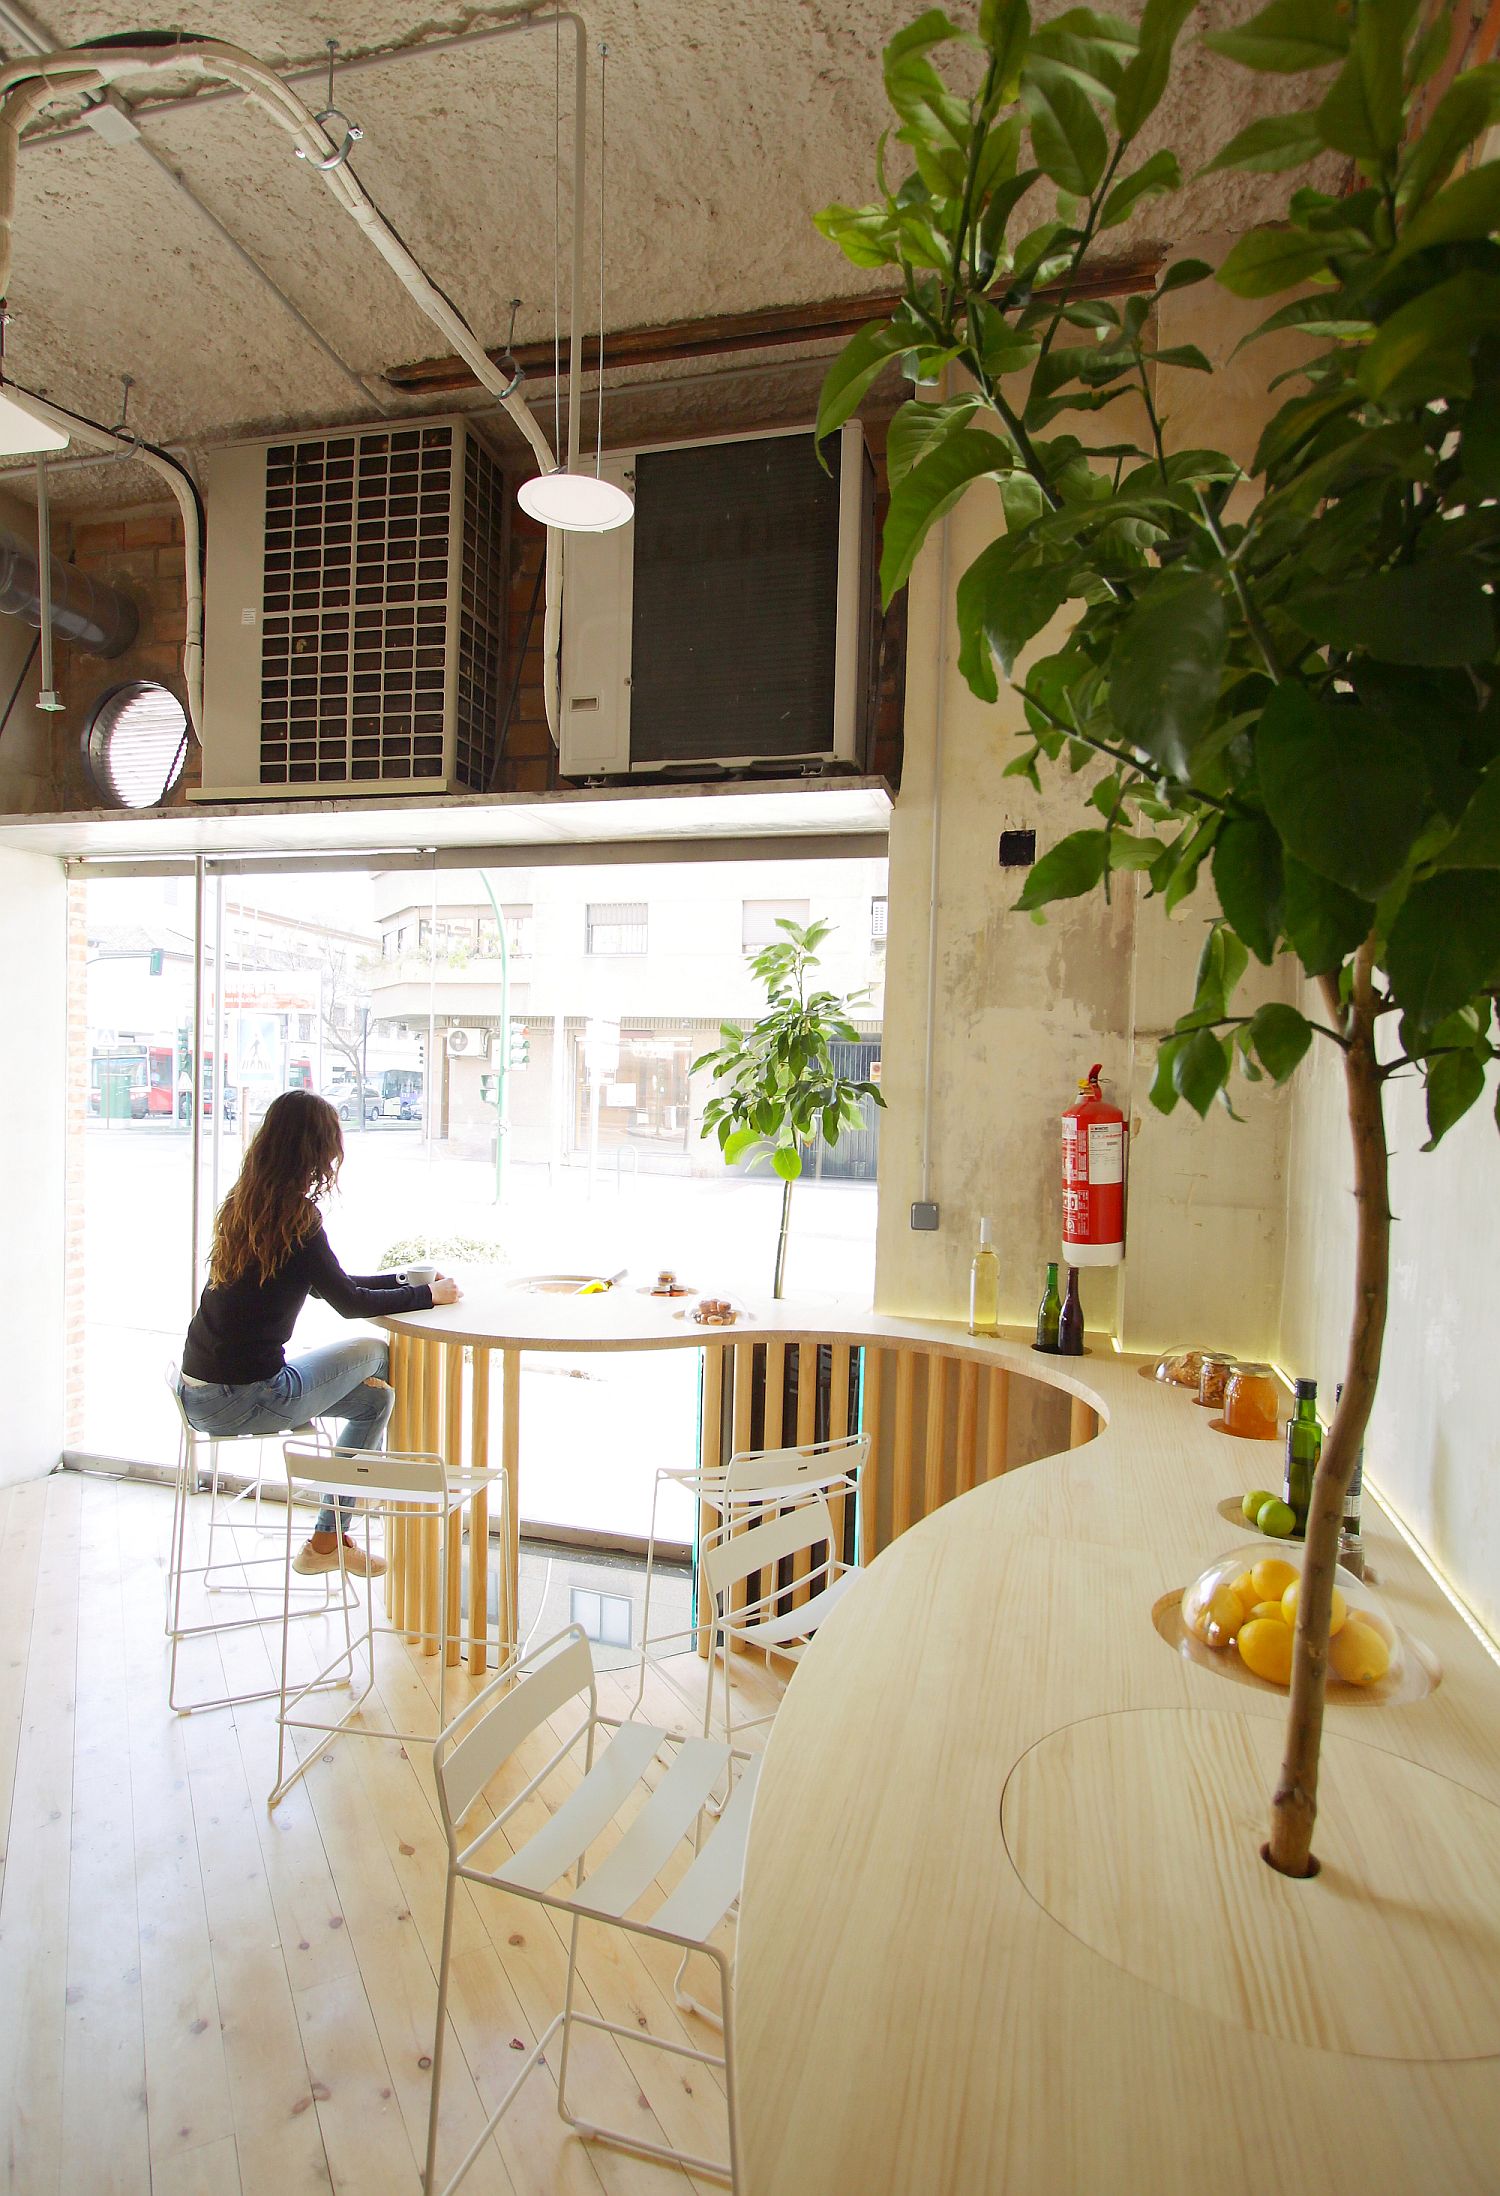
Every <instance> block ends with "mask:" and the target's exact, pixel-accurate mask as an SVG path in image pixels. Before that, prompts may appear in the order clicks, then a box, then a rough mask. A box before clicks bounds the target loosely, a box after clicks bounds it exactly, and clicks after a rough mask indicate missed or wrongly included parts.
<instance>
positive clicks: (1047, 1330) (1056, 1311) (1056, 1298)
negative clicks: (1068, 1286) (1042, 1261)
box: [1036, 1265, 1062, 1350]
mask: <svg viewBox="0 0 1500 2196" xmlns="http://www.w3.org/2000/svg"><path fill="white" fill-rule="evenodd" d="M1061 1324H1062V1291H1061V1290H1060V1289H1059V1288H1058V1285H1057V1268H1056V1266H1055V1265H1054V1266H1049V1267H1048V1268H1047V1286H1046V1288H1045V1289H1044V1290H1043V1291H1042V1301H1041V1303H1040V1304H1039V1305H1038V1306H1037V1314H1036V1346H1037V1348H1038V1349H1039V1350H1055V1349H1056V1348H1057V1330H1058V1328H1059V1327H1060V1326H1061Z"/></svg>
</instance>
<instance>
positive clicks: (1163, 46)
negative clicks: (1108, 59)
mask: <svg viewBox="0 0 1500 2196" xmlns="http://www.w3.org/2000/svg"><path fill="white" fill-rule="evenodd" d="M1193 5H1194V0H1146V5H1145V7H1144V8H1143V9H1142V11H1141V30H1140V45H1139V48H1138V50H1137V52H1136V54H1135V57H1134V59H1133V60H1131V61H1129V62H1127V63H1126V67H1125V74H1124V75H1123V76H1122V77H1121V79H1120V84H1119V89H1118V90H1117V91H1116V93H1115V127H1116V129H1117V130H1118V131H1119V133H1120V141H1121V143H1122V144H1127V145H1128V144H1129V142H1130V140H1131V139H1132V138H1133V137H1135V136H1137V135H1138V134H1139V132H1140V129H1141V126H1142V124H1143V123H1145V122H1148V121H1149V120H1150V118H1151V116H1152V115H1153V114H1154V113H1155V112H1156V109H1157V108H1158V107H1159V106H1160V104H1161V98H1162V94H1163V92H1164V91H1165V90H1166V88H1167V78H1168V75H1169V74H1170V72H1171V67H1172V49H1173V47H1174V46H1175V44H1176V42H1177V34H1178V32H1179V31H1180V30H1181V29H1182V26H1183V24H1184V23H1185V22H1186V21H1187V19H1188V17H1189V16H1190V15H1191V14H1192V12H1193ZM1174 188H1175V186H1174Z"/></svg>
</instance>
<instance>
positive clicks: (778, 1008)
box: [693, 915, 885, 1296]
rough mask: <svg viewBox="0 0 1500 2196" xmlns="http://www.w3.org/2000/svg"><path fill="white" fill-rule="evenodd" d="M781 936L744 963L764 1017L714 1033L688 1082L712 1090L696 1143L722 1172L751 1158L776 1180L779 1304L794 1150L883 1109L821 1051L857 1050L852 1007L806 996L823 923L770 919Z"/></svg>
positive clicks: (830, 1139)
mask: <svg viewBox="0 0 1500 2196" xmlns="http://www.w3.org/2000/svg"><path fill="white" fill-rule="evenodd" d="M776 927H777V929H778V930H784V931H785V932H786V936H785V938H783V939H779V940H778V941H777V942H776V944H774V945H768V946H763V947H762V949H761V951H760V952H759V953H757V954H756V955H755V956H754V958H753V960H752V961H751V963H750V967H751V971H752V973H753V974H754V975H755V976H756V977H757V978H758V980H759V981H760V982H761V983H763V984H764V985H765V987H766V1011H765V1013H764V1014H763V1015H762V1016H761V1017H760V1019H759V1021H756V1022H752V1023H751V1025H750V1027H749V1028H748V1029H741V1028H740V1027H739V1025H738V1023H736V1022H724V1023H722V1024H721V1025H720V1029H719V1035H720V1037H721V1038H722V1039H723V1042H722V1044H721V1045H720V1046H719V1049H718V1050H717V1051H716V1052H705V1053H704V1054H703V1055H702V1057H701V1058H700V1059H697V1060H695V1061H694V1062H693V1073H694V1074H695V1075H696V1074H697V1073H698V1071H699V1069H700V1068H711V1069H712V1070H713V1073H714V1076H715V1079H716V1081H717V1083H718V1086H719V1087H718V1089H717V1091H716V1093H715V1095H714V1096H713V1097H712V1098H710V1100H709V1101H708V1104H707V1105H706V1106H705V1107H704V1109H703V1126H702V1130H701V1131H700V1133H701V1134H702V1135H704V1136H713V1135H716V1136H717V1137H718V1139H719V1149H720V1150H721V1151H722V1152H723V1154H724V1159H725V1163H726V1165H729V1166H733V1165H734V1164H735V1163H736V1161H737V1160H740V1159H742V1158H743V1157H744V1156H745V1154H746V1152H755V1154H756V1156H755V1159H753V1160H752V1161H751V1164H752V1165H756V1164H758V1163H759V1162H760V1161H761V1160H762V1159H769V1161H770V1163H771V1165H772V1167H773V1168H774V1169H775V1171H776V1173H777V1174H778V1175H779V1176H780V1177H781V1225H780V1228H779V1230H778V1231H777V1236H776V1272H775V1280H774V1284H773V1286H772V1290H771V1294H772V1295H773V1296H780V1294H781V1286H782V1282H783V1280H784V1279H785V1277H786V1245H787V1231H788V1229H789V1228H790V1226H791V1219H792V1184H793V1183H794V1182H795V1181H796V1180H797V1178H798V1176H799V1175H800V1174H801V1172H802V1153H801V1150H800V1148H799V1147H800V1143H801V1142H803V1141H809V1140H811V1139H813V1138H815V1137H817V1136H819V1135H821V1136H822V1138H823V1140H824V1142H825V1143H826V1144H827V1145H828V1146H829V1147H830V1149H831V1148H832V1147H833V1145H835V1144H836V1143H837V1142H838V1140H839V1131H840V1130H841V1129H844V1128H859V1127H860V1126H861V1125H862V1123H863V1118H864V1117H863V1115H862V1114H861V1112H860V1100H861V1099H862V1098H873V1099H874V1101H875V1103H876V1105H877V1106H883V1105H884V1104H885V1100H884V1099H883V1098H882V1097H881V1095H880V1092H879V1090H878V1089H877V1088H876V1086H875V1084H874V1083H869V1082H860V1081H858V1080H856V1079H855V1078H853V1077H850V1076H847V1075H840V1074H839V1073H838V1071H837V1069H836V1068H835V1067H834V1064H833V1054H832V1051H831V1050H830V1047H831V1046H833V1045H835V1044H840V1043H842V1044H851V1045H852V1044H858V1042H859V1031H858V1030H857V1029H856V1028H855V1027H854V1024H853V1023H852V1022H851V1021H850V1019H849V1015H850V1010H851V1007H852V1006H854V1005H857V1004H858V999H857V998H856V999H854V1000H847V999H841V998H840V997H839V996H838V994H837V993H836V992H832V991H809V990H808V988H807V975H808V970H809V969H814V968H816V967H817V966H818V953H817V949H818V947H819V946H820V945H821V944H822V943H823V940H824V939H825V938H826V937H827V936H828V934H829V931H830V929H831V928H832V925H831V924H829V923H808V924H806V925H804V924H801V923H794V922H793V921H791V919H790V918H789V917H788V916H785V915H781V916H778V917H777V920H776Z"/></svg>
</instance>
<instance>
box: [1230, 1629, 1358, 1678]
mask: <svg viewBox="0 0 1500 2196" xmlns="http://www.w3.org/2000/svg"><path fill="white" fill-rule="evenodd" d="M1240 1637H1241V1639H1243V1638H1244V1634H1243V1633H1241V1634H1240ZM1390 1666H1391V1650H1390V1648H1389V1647H1388V1646H1387V1645H1386V1643H1385V1641H1384V1640H1383V1639H1382V1638H1381V1636H1380V1634H1379V1633H1378V1632H1377V1631H1375V1630H1374V1629H1373V1627H1372V1626H1370V1625H1368V1624H1366V1623H1365V1622H1364V1621H1363V1619H1362V1618H1361V1617H1353V1618H1351V1620H1350V1621H1349V1623H1347V1624H1346V1625H1345V1626H1344V1628H1343V1630H1342V1631H1341V1632H1340V1633H1339V1636H1338V1638H1337V1639H1331V1640H1330V1641H1329V1642H1328V1667H1329V1669H1330V1671H1331V1672H1332V1674H1333V1675H1334V1676H1335V1677H1338V1678H1342V1679H1343V1681H1344V1683H1345V1684H1346V1685H1378V1684H1379V1682H1380V1680H1381V1679H1382V1678H1383V1677H1384V1676H1385V1673H1386V1671H1387V1670H1388V1669H1389V1668H1390Z"/></svg>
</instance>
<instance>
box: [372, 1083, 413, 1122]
mask: <svg viewBox="0 0 1500 2196" xmlns="http://www.w3.org/2000/svg"><path fill="white" fill-rule="evenodd" d="M380 1110H381V1112H382V1113H383V1114H384V1115H385V1118H386V1119H387V1120H388V1121H420V1120H421V1118H422V1093H421V1092H420V1091H419V1090H401V1091H396V1092H394V1093H393V1094H392V1095H391V1096H390V1097H389V1098H384V1099H382V1100H381V1105H380Z"/></svg>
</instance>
